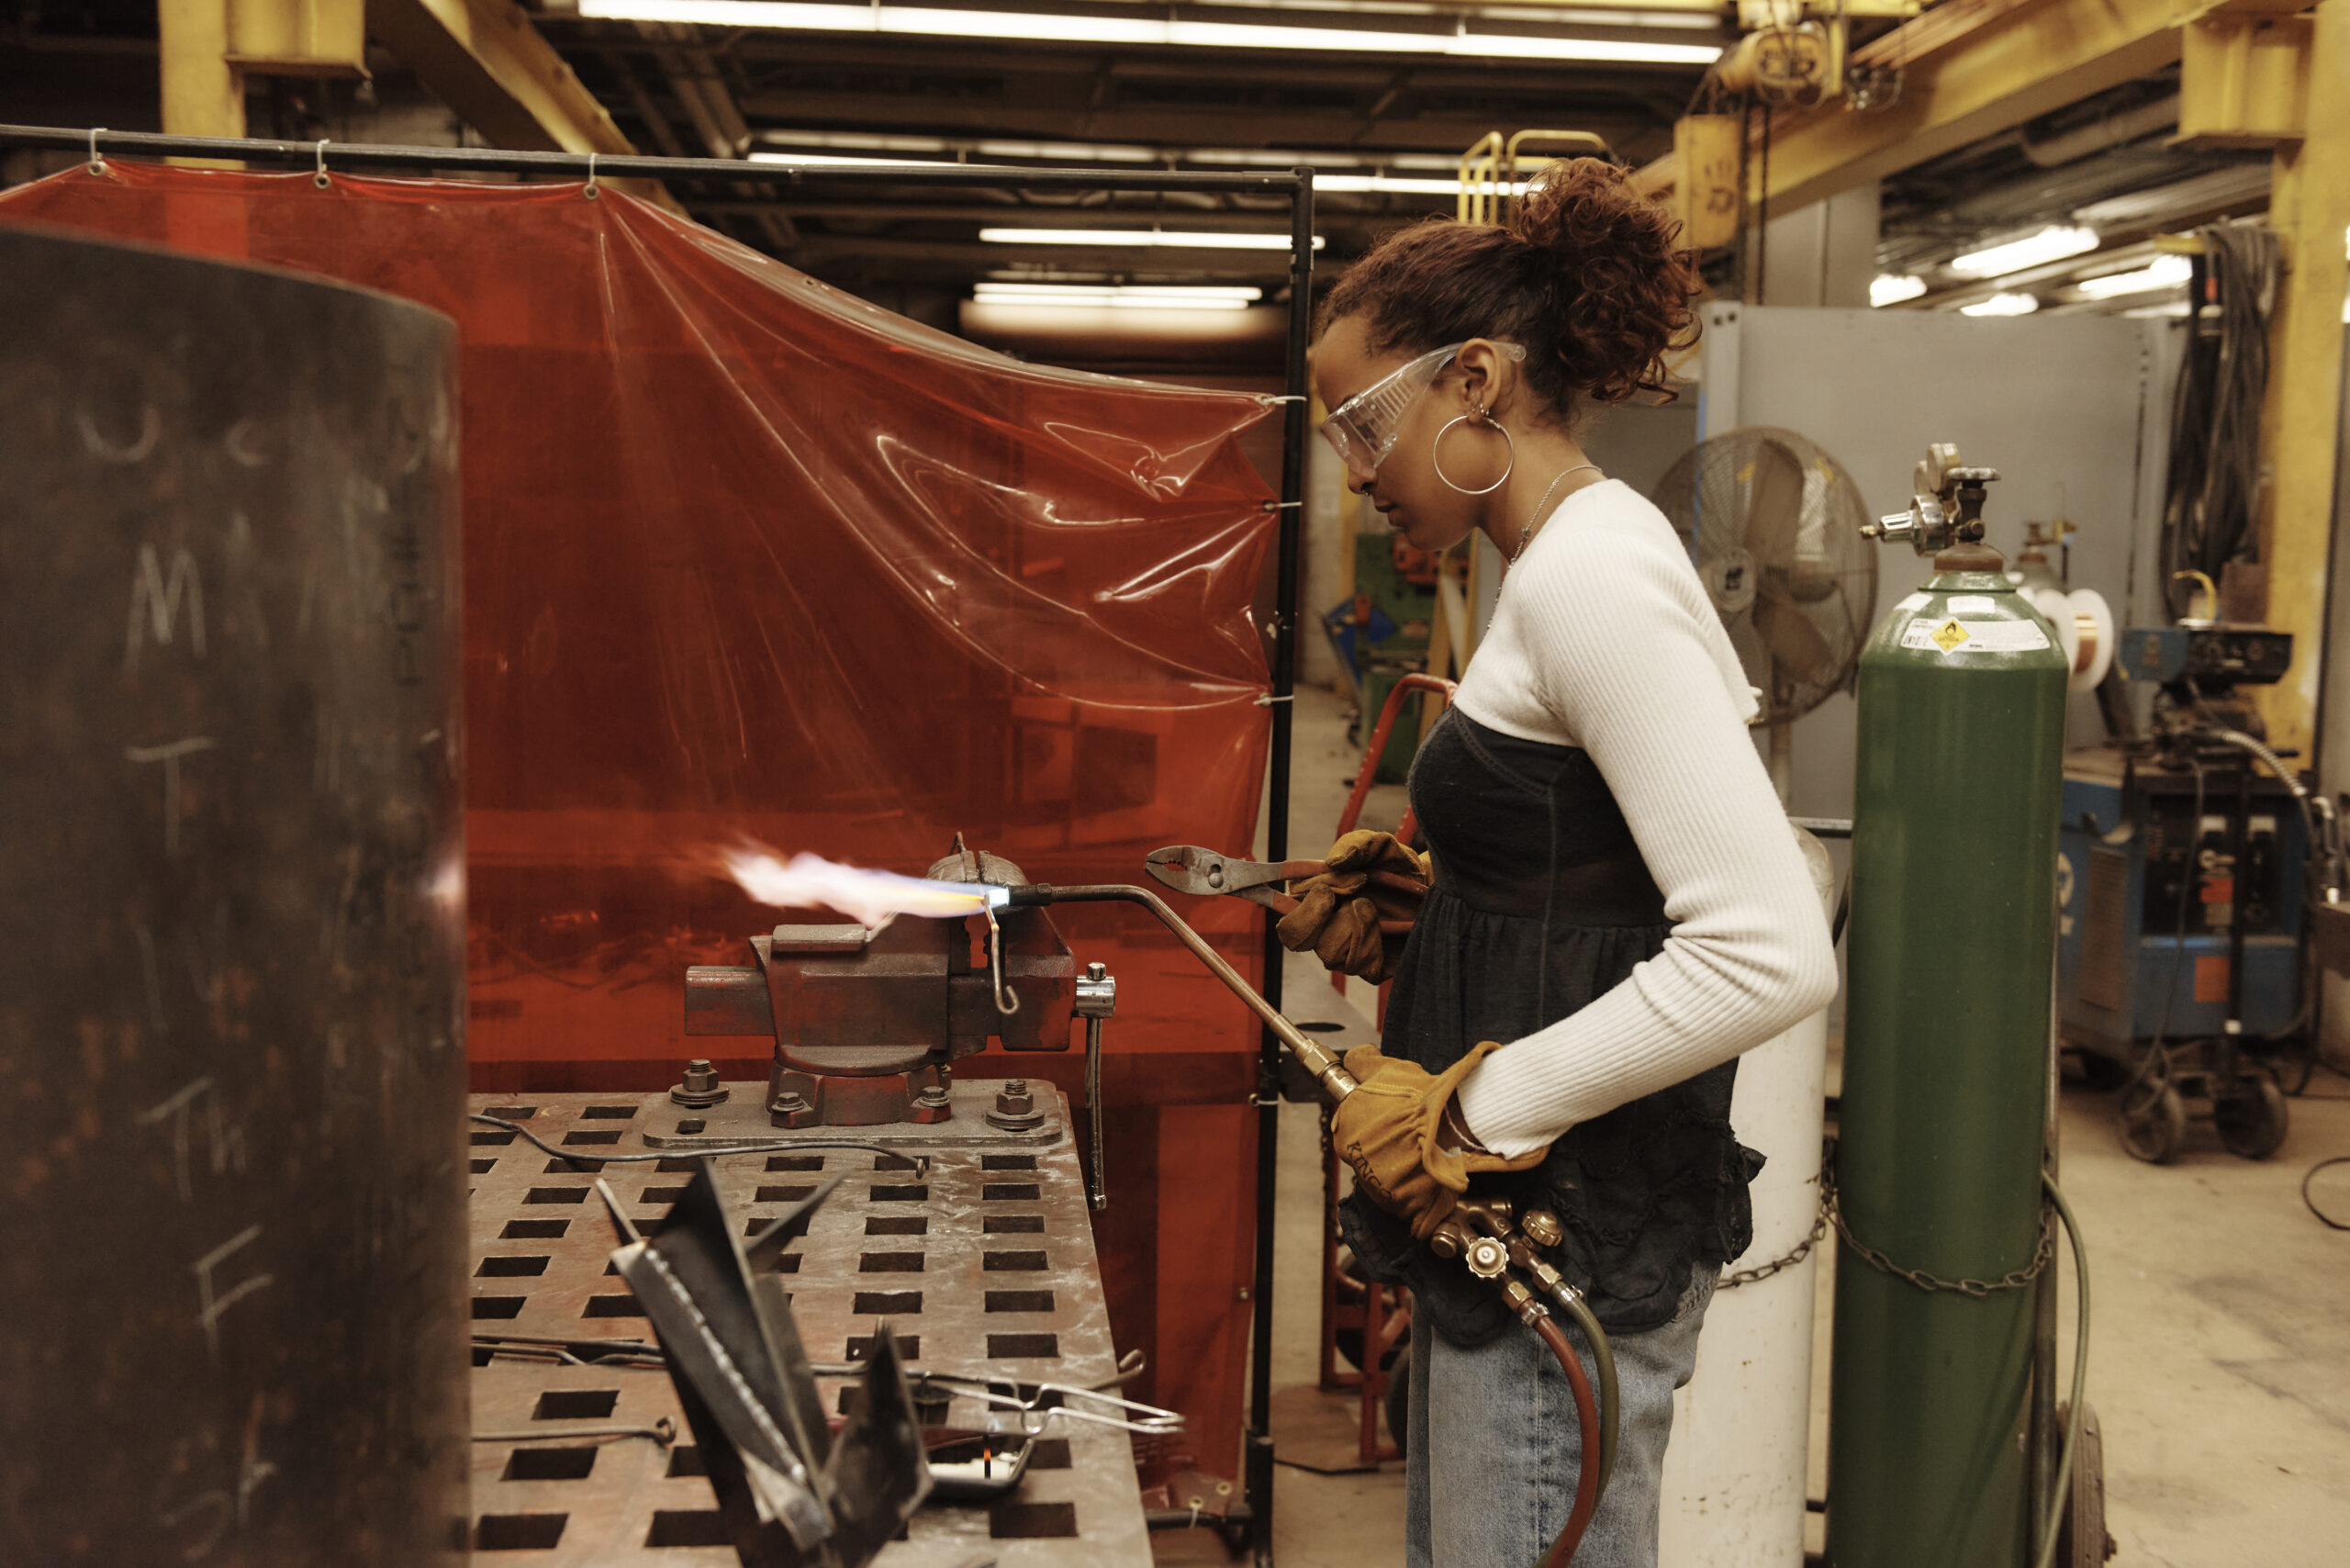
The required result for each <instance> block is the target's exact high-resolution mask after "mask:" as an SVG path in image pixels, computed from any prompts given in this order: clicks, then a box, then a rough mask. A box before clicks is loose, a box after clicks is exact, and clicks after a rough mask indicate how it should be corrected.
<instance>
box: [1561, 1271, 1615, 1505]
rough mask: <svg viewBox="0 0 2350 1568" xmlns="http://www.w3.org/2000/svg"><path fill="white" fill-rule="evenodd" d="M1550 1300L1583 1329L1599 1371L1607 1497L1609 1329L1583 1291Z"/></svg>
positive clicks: (1611, 1443) (1610, 1465)
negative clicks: (1593, 1313)
mask: <svg viewBox="0 0 2350 1568" xmlns="http://www.w3.org/2000/svg"><path fill="white" fill-rule="evenodd" d="M1551 1299H1552V1300H1554V1301H1556V1302H1557V1303H1558V1304H1559V1305H1561V1306H1562V1307H1564V1308H1565V1309H1566V1312H1567V1316H1570V1317H1572V1318H1573V1319H1574V1320H1575V1327H1578V1328H1580V1329H1582V1330H1583V1343H1584V1344H1586V1345H1589V1346H1590V1347H1591V1360H1592V1364H1593V1365H1594V1366H1595V1367H1597V1368H1598V1369H1599V1495H1600V1496H1602V1497H1605V1496H1606V1495H1607V1481H1608V1478H1609V1477H1610V1476H1612V1475H1614V1474H1615V1473H1616V1426H1617V1414H1618V1412H1617V1394H1616V1352H1615V1351H1614V1350H1611V1349H1610V1348H1609V1347H1608V1344H1607V1333H1606V1330H1605V1329H1603V1328H1602V1327H1599V1319H1598V1318H1596V1317H1594V1316H1592V1315H1591V1308H1590V1306H1589V1305H1586V1304H1585V1303H1584V1301H1583V1293H1582V1292H1581V1291H1572V1290H1569V1291H1558V1292H1554V1293H1553V1294H1552V1296H1551Z"/></svg>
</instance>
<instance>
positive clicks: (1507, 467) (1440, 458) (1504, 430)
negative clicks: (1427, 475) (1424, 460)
mask: <svg viewBox="0 0 2350 1568" xmlns="http://www.w3.org/2000/svg"><path fill="white" fill-rule="evenodd" d="M1461 420H1483V421H1484V422H1485V424H1486V425H1487V426H1488V427H1490V428H1491V429H1494V430H1496V431H1500V432H1501V437H1502V440H1503V441H1504V442H1507V443H1508V445H1509V461H1508V462H1507V463H1505V464H1504V465H1502V476H1501V477H1500V478H1498V479H1496V480H1494V482H1493V483H1492V484H1490V485H1488V486H1486V487H1484V488H1483V489H1482V490H1472V489H1471V488H1470V487H1468V486H1466V485H1460V484H1455V483H1453V478H1452V476H1451V475H1449V474H1447V473H1446V472H1445V471H1444V437H1445V432H1446V431H1449V430H1451V429H1452V427H1453V426H1454V425H1457V424H1459V423H1460V422H1461ZM1428 463H1429V465H1431V466H1433V467H1434V468H1435V469H1436V476H1437V477H1438V478H1439V479H1441V480H1443V481H1444V482H1445V484H1446V485H1447V486H1449V487H1451V488H1453V489H1455V490H1458V491H1460V493H1461V494H1462V495H1464V496H1490V495H1492V494H1493V493H1494V491H1495V490H1498V489H1500V488H1501V487H1503V486H1504V485H1505V484H1507V483H1508V482H1509V476H1510V474H1511V472H1512V471H1513V470H1514V469H1516V467H1517V442H1516V441H1515V440H1513V439H1512V438H1511V436H1510V433H1509V427H1508V426H1507V425H1505V424H1503V423H1502V422H1501V421H1500V420H1496V419H1494V417H1493V416H1492V415H1490V414H1488V413H1486V412H1485V411H1484V410H1483V409H1478V410H1477V411H1476V412H1475V413H1473V414H1461V415H1460V416H1458V417H1457V418H1454V419H1450V420H1446V421H1445V424H1444V429H1443V430H1439V431H1437V432H1436V440H1435V441H1434V442H1430V443H1429V446H1428Z"/></svg>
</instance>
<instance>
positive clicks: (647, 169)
mask: <svg viewBox="0 0 2350 1568" xmlns="http://www.w3.org/2000/svg"><path fill="white" fill-rule="evenodd" d="M0 147H31V148H40V149H44V150H47V151H53V152H78V153H81V154H83V155H84V156H85V157H87V156H90V155H92V154H94V153H95V155H96V156H99V157H104V156H105V155H106V154H108V153H117V154H128V153H138V154H143V155H151V156H156V157H166V158H221V159H233V160H236V161H239V162H246V163H269V164H274V165H276V166H278V167H281V168H288V169H316V168H323V169H325V170H326V171H327V172H328V173H329V174H333V173H334V172H335V171H337V170H342V171H344V172H346V173H349V172H355V171H358V170H363V169H432V170H440V171H443V172H446V173H454V174H535V175H541V176H548V175H577V176H581V177H585V176H587V175H588V174H593V175H594V176H595V177H596V178H598V179H614V180H637V179H643V180H715V181H718V182H720V183H722V184H729V185H810V186H814V185H867V186H870V185H940V186H950V187H951V186H957V185H967V186H977V187H983V188H989V189H1002V188H1004V187H1011V188H1013V189H1029V190H1080V191H1203V192H1217V191H1223V192H1227V193H1230V194H1234V195H1258V196H1266V195H1278V196H1287V195H1291V194H1292V193H1293V192H1295V191H1296V190H1297V189H1298V187H1299V185H1300V184H1301V183H1304V184H1306V185H1310V184H1311V180H1310V177H1306V176H1307V174H1308V172H1307V171H1304V170H1266V171H1262V172H1244V171H1235V172H1232V173H1226V174H1216V173H1209V172H1203V171H1192V172H1188V173H1186V172H1178V171H1176V170H1171V169H1136V170H1134V171H1132V172H1126V171H1113V170H1105V169H1045V168H1024V167H1019V166H1016V165H1013V164H1007V163H908V164H906V165H905V166H903V167H902V168H901V167H898V166H895V165H887V166H881V165H873V164H864V163H858V164H835V163H814V164H804V165H803V164H795V163H765V162H761V163H754V162H749V161H747V160H744V159H738V158H655V157H647V156H645V155H643V154H642V153H636V152H537V151H525V150H521V149H517V148H507V147H398V146H386V145H383V144H380V143H376V142H367V141H271V140H263V139H261V138H257V137H254V138H247V137H229V136H167V135H164V134H162V133H160V132H156V131H146V130H106V129H97V130H73V129H67V128H65V127H62V126H49V125H0ZM1306 242H1307V243H1308V244H1309V245H1310V244H1311V243H1312V240H1311V238H1309V239H1308V240H1307V241H1306Z"/></svg>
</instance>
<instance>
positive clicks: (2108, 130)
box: [2020, 93, 2178, 169]
mask: <svg viewBox="0 0 2350 1568" xmlns="http://www.w3.org/2000/svg"><path fill="white" fill-rule="evenodd" d="M2177 123H2178V95H2177V94H2176V93H2173V94H2172V95H2170V96H2169V97H2167V98H2158V99H2156V100H2155V101H2154V102H2153V103H2151V104H2141V105H2139V106H2137V107H2136V108H2134V109H2123V110H2122V111H2121V113H2120V114H2115V115H2108V116H2107V117H2106V118H2103V119H2098V120H2092V121H2091V122H2089V123H2088V124H2087V125H2084V126H2080V127H2078V128H2076V129H2072V130H2066V131H2060V132H2058V133H2057V134H2056V135H2054V136H2052V137H2049V138H2047V139H2046V140H2039V141H2035V140H2032V139H2031V137H2030V136H2029V135H2027V136H2025V137H2023V138H2022V140H2021V142H2020V146H2021V147H2022V150H2023V155H2024V156H2025V157H2026V158H2029V159H2031V162H2033V164H2034V165H2036V166H2037V167H2039V168H2042V169H2060V168H2062V167H2064V166H2065V164H2067V163H2077V162H2080V161H2081V160H2082V159H2084V158H2087V157H2088V156H2089V155H2090V154H2091V153H2095V152H2103V151H2107V150H2108V149H2110V148H2115V147H2120V146H2122V145H2124V144H2125V143H2128V142H2132V141H2135V140H2138V139H2139V138H2140V137H2144V136H2152V135H2154V133H2155V132H2156V131H2158V130H2161V129H2165V127H2168V126H2174V125H2177Z"/></svg>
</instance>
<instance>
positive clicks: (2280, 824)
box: [2056, 627, 2310, 1163]
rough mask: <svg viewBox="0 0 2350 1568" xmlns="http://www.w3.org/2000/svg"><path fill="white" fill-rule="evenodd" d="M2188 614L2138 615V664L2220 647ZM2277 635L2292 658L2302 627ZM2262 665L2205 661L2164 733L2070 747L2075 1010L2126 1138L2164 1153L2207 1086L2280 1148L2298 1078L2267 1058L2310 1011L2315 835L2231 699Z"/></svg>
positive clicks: (2246, 1147) (2230, 1127)
mask: <svg viewBox="0 0 2350 1568" xmlns="http://www.w3.org/2000/svg"><path fill="white" fill-rule="evenodd" d="M2198 630H2200V629H2198ZM2247 630H2248V629H2247ZM2186 631H2187V629H2184V628H2176V627H2170V628H2162V629H2159V630H2158V631H2156V632H2141V631H2136V630H2133V631H2132V633H2129V635H2128V637H2127V638H2126V639H2125V641H2124V644H2123V649H2122V655H2123V656H2122V659H2121V665H2122V667H2124V668H2125V669H2128V670H2129V671H2130V673H2131V675H2132V678H2139V679H2147V678H2152V679H2155V680H2158V681H2163V682H2165V684H2166V686H2172V685H2178V684H2182V683H2188V682H2189V677H2188V675H2186V674H2183V673H2182V671H2181V669H2180V668H2179V667H2178V666H2181V665H2182V664H2185V663H2188V662H2191V660H2194V659H2200V658H2204V657H2205V655H2203V654H2202V652H2201V651H2200V649H2199V647H2197V648H2196V649H2195V650H2194V651H2193V652H2190V644H2188V642H2187V641H2186V639H2185V635H2184V633H2186ZM2261 636H2262V637H2263V638H2270V639H2275V642H2276V643H2277V644H2283V647H2282V649H2278V648H2276V647H2273V646H2266V647H2264V648H2263V649H2261V650H2259V653H2261V654H2263V655H2273V656H2276V657H2277V658H2278V660H2279V663H2280V667H2281V660H2282V658H2284V657H2288V656H2289V646H2290V644H2289V641H2288V640H2287V639H2285V638H2283V637H2282V636H2281V634H2278V633H2261ZM2195 641H2196V644H2200V643H2202V642H2203V641H2204V639H2202V638H2200V637H2199V638H2197V639H2196V640H2195ZM2224 646H2225V645H2223V644H2214V649H2215V651H2214V652H2213V653H2212V654H2211V655H2210V657H2217V656H2219V654H2220V652H2223V651H2224ZM2239 652H2241V649H2240V648H2239ZM2259 665H2260V659H2259V658H2258V657H2255V669H2254V670H2253V671H2252V672H2251V673H2246V672H2245V671H2244V670H2243V669H2242V668H2241V667H2239V668H2237V669H2235V670H2228V669H2212V670H2209V671H2206V672H2204V674H2203V681H2202V682H2201V683H2191V684H2188V685H2187V691H2186V693H2185V695H2187V696H2188V698H2189V700H2188V702H2187V703H2184V704H2179V705H2177V706H2174V707H2172V708H2170V709H2168V710H2158V711H2157V714H2156V722H2157V731H2158V734H2157V736H2156V737H2155V738H2154V739H2152V740H2150V741H2148V742H2143V743H2139V744H2137V745H2129V746H2109V747H2103V748H2098V749H2095V750H2087V751H2078V752H2075V753H2072V754H2071V755H2070V756H2067V757H2066V759H2065V787H2064V822H2063V831H2062V835H2061V837H2060V840H2059V844H2058V861H2057V870H2056V879H2057V881H2056V885H2057V895H2058V902H2059V905H2060V914H2059V919H2058V924H2057V985H2058V999H2059V1018H2060V1027H2061V1028H2062V1030H2063V1034H2064V1038H2065V1044H2067V1045H2069V1046H2072V1047H2076V1049H2078V1050H2079V1051H2080V1052H2081V1053H2082V1055H2083V1058H2084V1061H2085V1064H2086V1065H2087V1067H2088V1069H2089V1070H2090V1076H2091V1078H2092V1080H2093V1081H2095V1080H2098V1079H2100V1078H2102V1079H2105V1080H2107V1081H2114V1082H2118V1083H2119V1084H2120V1085H2121V1090H2122V1096H2121V1137H2122V1142H2123V1144H2124V1146H2125V1147H2126V1148H2129V1150H2130V1152H2131V1153H2132V1154H2134V1155H2136V1156H2137V1157H2138V1158H2139V1159H2146V1160H2150V1161H2153V1162H2155V1163H2162V1162H2165V1161H2167V1160H2169V1159H2172V1158H2173V1157H2175V1156H2176V1155H2177V1153H2178V1150H2179V1148H2180V1147H2181V1145H2182V1143H2183V1142H2184V1139H2185V1136H2186V1127H2187V1122H2188V1102H2189V1101H2190V1100H2197V1101H2208V1103H2209V1106H2210V1109H2209V1113H2208V1114H2209V1116H2210V1120H2211V1121H2212V1123H2213V1124H2214V1126H2216V1128H2217V1130H2218V1132H2219V1135H2220V1141H2221V1144H2222V1145H2223V1146H2224V1147H2225V1148H2228V1149H2230V1150H2231V1151H2233V1152H2234V1153H2236V1154H2240V1155H2243V1156H2244V1157H2246V1158H2248V1159H2261V1158H2265V1157H2266V1156H2267V1155H2268V1154H2271V1153H2273V1152H2275V1150H2276V1148H2277V1146H2278V1145H2279V1144H2281V1143H2282V1142H2283V1141H2284V1137H2285V1124H2286V1112H2285V1097H2284V1093H2283V1091H2282V1089H2281V1088H2280V1087H2279V1085H2278V1084H2277V1078H2276V1075H2275V1073H2274V1072H2273V1071H2272V1070H2270V1069H2269V1067H2268V1066H2267V1065H2266V1063H2265V1062H2264V1061H2262V1060H2260V1059H2258V1058H2259V1057H2260V1055H2261V1054H2262V1053H2263V1052H2264V1051H2266V1050H2269V1049H2273V1048H2274V1046H2275V1043H2276V1042H2277V1041H2279V1040H2280V1039H2282V1038H2283V1037H2285V1036H2290V1035H2293V1034H2295V1033H2296V1032H2298V1031H2300V1030H2301V1029H2303V1028H2305V1027H2306V1025H2307V1022H2308V1020H2307V1018H2306V1017H2305V1016H2304V1014H2303V997H2304V977H2303V972H2302V971H2303V962H2304V958H2303V944H2302V940H2301V937H2302V924H2303V908H2302V905H2303V889H2304V886H2305V875H2304V872H2305V867H2306V865H2307V861H2308V857H2309V853H2310V843H2309V834H2308V832H2307V829H2306V827H2305V818H2304V815H2303V812H2302V807H2301V803H2300V801H2298V800H2297V799H2296V795H2295V791H2294V790H2293V788H2292V787H2291V786H2290V785H2289V784H2288V783H2287V782H2285V781H2284V780H2283V779H2281V778H2278V777H2277V776H2276V775H2275V774H2274V773H2272V772H2269V771H2266V770H2264V768H2263V767H2262V765H2261V762H2260V760H2259V757H2260V755H2261V754H2259V753H2257V752H2255V751H2254V750H2252V749H2248V748H2247V746H2246V745H2245V744H2244V737H2245V734H2246V731H2247V730H2248V729H2253V728H2256V726H2254V725H2253V722H2252V721H2251V720H2250V718H2249V715H2248V713H2247V712H2246V711H2244V710H2242V709H2238V708H2235V707H2233V705H2227V704H2226V703H2225V698H2224V693H2225V692H2226V691H2227V690H2228V689H2230V688H2231V687H2232V685H2233V681H2234V680H2257V679H2259V678H2261V677H2260V671H2259V667H2258V666H2259ZM2231 676H2233V680H2232V679H2231V678H2230V677H2231ZM2270 678H2273V677H2270ZM2215 698H2216V699H2218V700H2217V701H2214V700H2213V699H2215Z"/></svg>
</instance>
